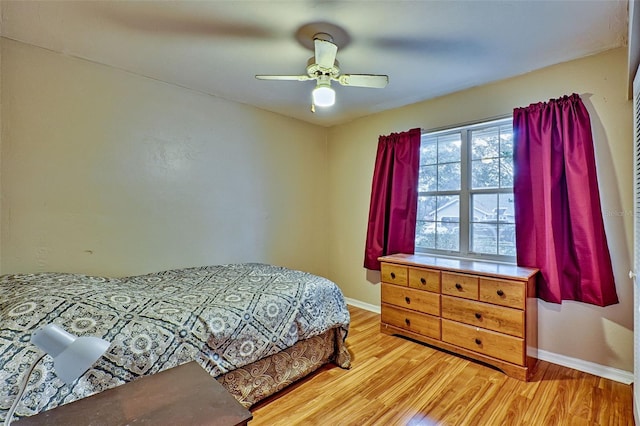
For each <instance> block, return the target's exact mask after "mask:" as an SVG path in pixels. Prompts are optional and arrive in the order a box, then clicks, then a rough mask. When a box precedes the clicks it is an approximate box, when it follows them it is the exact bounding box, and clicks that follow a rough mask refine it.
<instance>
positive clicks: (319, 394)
mask: <svg viewBox="0 0 640 426" xmlns="http://www.w3.org/2000/svg"><path fill="white" fill-rule="evenodd" d="M349 310H350V312H351V330H350V332H349V336H348V338H347V347H348V348H349V351H350V352H351V355H352V367H351V369H350V370H343V369H341V368H339V367H336V366H334V365H328V366H326V367H324V368H322V369H321V370H319V371H318V372H316V373H315V374H313V375H312V376H311V377H307V378H305V379H303V380H301V381H299V382H297V383H295V384H293V385H292V386H289V387H288V388H287V389H285V390H283V391H282V392H280V393H279V394H276V395H274V396H272V397H270V398H268V399H266V400H264V401H262V402H260V403H259V404H257V405H256V406H254V407H253V408H252V409H251V412H252V413H253V416H254V418H253V420H252V421H251V422H249V425H250V426H260V425H332V426H333V425H385V426H386V425H409V426H427V425H429V426H430V425H474V426H482V425H489V426H494V425H532V426H540V425H554V426H556V425H572V426H573V425H612V426H618V425H620V426H628V425H633V408H632V389H631V386H630V385H624V384H621V383H618V382H614V381H611V380H607V379H603V378H600V377H597V376H593V375H590V374H586V373H582V372H580V371H576V370H572V369H569V368H565V367H561V366H558V365H555V364H551V363H548V362H544V361H539V362H538V367H537V370H536V373H535V374H534V376H533V379H532V381H530V382H528V383H525V382H522V381H519V380H516V379H512V378H510V377H507V376H506V375H504V374H503V373H501V372H499V371H497V370H494V369H493V368H491V367H487V366H484V365H481V364H478V363H475V362H473V361H470V360H466V359H463V358H461V357H458V356H454V355H451V354H448V353H446V352H443V351H440V350H436V349H433V348H431V347H428V346H425V345H421V344H419V343H416V342H412V341H410V340H406V339H403V338H400V337H395V336H387V335H384V334H382V333H380V332H379V327H380V325H379V324H380V316H379V315H377V314H375V313H371V312H368V311H365V310H362V309H358V308H355V307H351V306H350V307H349Z"/></svg>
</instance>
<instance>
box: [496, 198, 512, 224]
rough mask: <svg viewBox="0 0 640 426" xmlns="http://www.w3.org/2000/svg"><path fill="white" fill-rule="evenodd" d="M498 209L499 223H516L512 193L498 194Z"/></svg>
mask: <svg viewBox="0 0 640 426" xmlns="http://www.w3.org/2000/svg"><path fill="white" fill-rule="evenodd" d="M498 210H499V214H500V222H501V223H516V221H515V217H514V204H513V194H498Z"/></svg>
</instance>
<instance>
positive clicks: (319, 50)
mask: <svg viewBox="0 0 640 426" xmlns="http://www.w3.org/2000/svg"><path fill="white" fill-rule="evenodd" d="M313 45H314V52H315V55H314V57H312V58H309V61H308V65H307V74H303V75H256V78H257V79H259V80H294V81H308V80H316V81H317V83H316V88H315V89H314V90H313V92H312V98H313V101H312V104H311V111H312V112H315V107H316V106H320V107H325V106H331V105H333V104H334V103H335V99H336V93H335V91H334V90H333V89H332V88H331V81H337V82H338V83H339V84H341V85H342V86H354V87H370V88H378V89H381V88H383V87H385V86H386V85H387V84H388V83H389V77H388V76H386V75H377V74H340V64H339V62H338V61H337V60H336V54H337V53H338V46H337V45H336V44H334V42H333V38H332V37H331V35H329V34H327V33H317V34H315V35H314V36H313Z"/></svg>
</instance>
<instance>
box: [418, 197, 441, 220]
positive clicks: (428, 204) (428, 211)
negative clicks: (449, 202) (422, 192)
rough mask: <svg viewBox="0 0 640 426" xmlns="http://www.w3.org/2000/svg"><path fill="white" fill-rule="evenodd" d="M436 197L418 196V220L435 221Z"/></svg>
mask: <svg viewBox="0 0 640 426" xmlns="http://www.w3.org/2000/svg"><path fill="white" fill-rule="evenodd" d="M436 202H437V198H436V197H431V196H419V197H418V217H417V219H418V220H421V221H435V220H436Z"/></svg>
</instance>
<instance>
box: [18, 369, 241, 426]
mask: <svg viewBox="0 0 640 426" xmlns="http://www.w3.org/2000/svg"><path fill="white" fill-rule="evenodd" d="M252 418H253V416H252V415H251V412H250V411H249V410H247V409H246V408H244V407H243V406H242V405H240V403H238V401H236V399H235V398H234V397H233V396H232V395H231V394H229V393H228V392H227V391H226V389H225V388H224V387H222V385H220V384H219V383H218V382H217V381H216V380H215V379H214V378H213V377H211V376H210V375H209V373H207V372H206V371H205V370H204V369H203V368H202V367H200V365H199V364H198V363H197V362H195V361H192V362H189V363H186V364H183V365H180V366H178V367H175V368H171V369H169V370H165V371H162V372H160V373H157V374H154V375H151V376H145V377H142V378H139V379H137V380H134V381H132V382H129V383H126V384H124V385H121V386H118V387H116V388H113V389H108V390H106V391H104V392H100V393H98V394H96V395H93V396H90V397H88V398H84V399H80V400H78V401H74V402H72V403H69V404H66V405H62V406H60V407H57V408H55V409H52V410H49V411H44V412H42V413H40V414H38V415H35V416H31V417H24V418H22V419H20V420H19V421H16V422H14V423H12V424H13V425H17V426H27V425H69V426H70V425H84V426H89V425H91V426H102V425H104V426H107V425H109V426H112V425H142V424H144V425H190V426H191V425H211V426H236V425H246V424H247V422H248V421H249V420H251V419H252Z"/></svg>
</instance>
